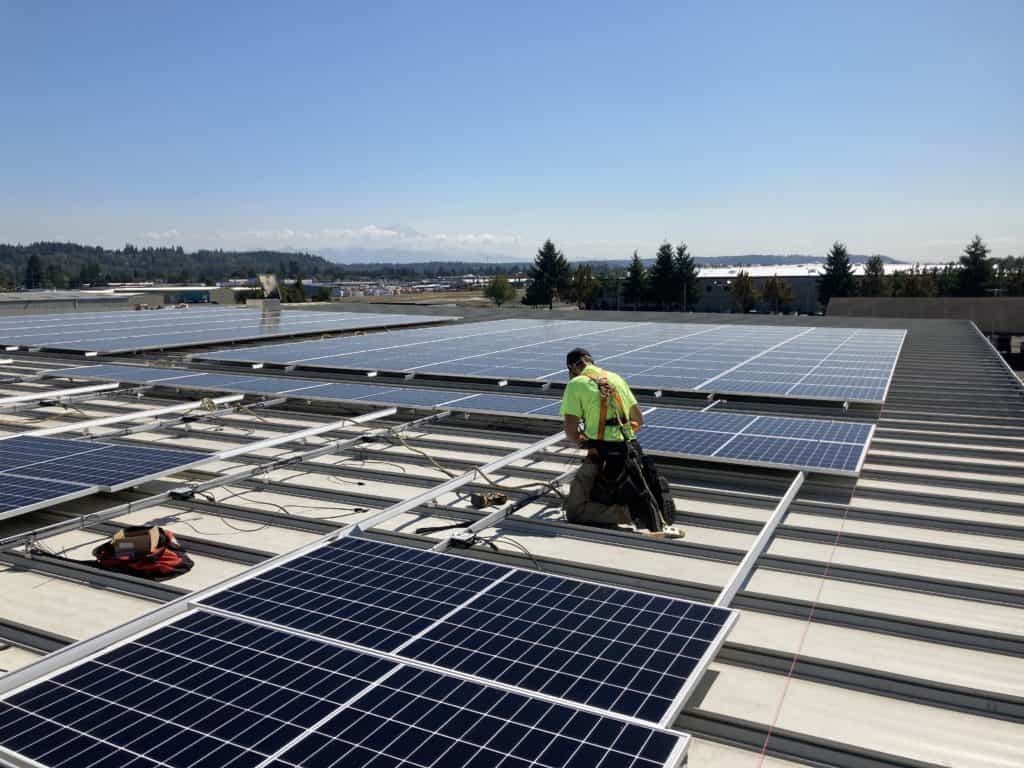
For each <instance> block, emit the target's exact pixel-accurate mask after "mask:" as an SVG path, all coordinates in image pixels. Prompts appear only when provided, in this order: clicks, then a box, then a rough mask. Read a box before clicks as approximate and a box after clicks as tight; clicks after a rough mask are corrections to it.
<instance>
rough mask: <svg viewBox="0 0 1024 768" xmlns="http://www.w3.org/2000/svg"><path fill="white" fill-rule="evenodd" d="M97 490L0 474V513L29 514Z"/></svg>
mask: <svg viewBox="0 0 1024 768" xmlns="http://www.w3.org/2000/svg"><path fill="white" fill-rule="evenodd" d="M97 490H98V489H97V488H91V487H89V486H87V485H83V484H81V483H63V482H57V481H52V480H39V479H35V478H28V477H18V476H17V475H3V474H0V513H3V514H4V516H5V517H6V516H7V515H6V513H8V512H13V511H15V510H17V511H18V512H19V514H20V513H23V512H31V511H32V510H33V509H38V508H40V507H49V506H52V505H54V504H59V503H60V502H62V501H70V500H71V499H74V498H78V497H79V496H86V495H88V494H91V493H95V492H96V491H97Z"/></svg>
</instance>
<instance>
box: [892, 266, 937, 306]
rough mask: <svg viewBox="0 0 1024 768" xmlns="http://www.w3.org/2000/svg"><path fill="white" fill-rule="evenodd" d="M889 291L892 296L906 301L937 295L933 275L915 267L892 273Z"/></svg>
mask: <svg viewBox="0 0 1024 768" xmlns="http://www.w3.org/2000/svg"><path fill="white" fill-rule="evenodd" d="M891 290H892V295H893V296H895V297H898V298H907V299H912V298H927V297H931V296H935V295H936V293H938V290H937V287H936V283H935V275H934V273H932V272H927V271H925V270H923V269H921V268H920V267H919V266H916V265H915V266H914V267H911V268H910V269H907V270H903V271H901V272H894V273H893V276H892V289H891Z"/></svg>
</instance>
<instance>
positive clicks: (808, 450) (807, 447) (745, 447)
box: [717, 435, 863, 473]
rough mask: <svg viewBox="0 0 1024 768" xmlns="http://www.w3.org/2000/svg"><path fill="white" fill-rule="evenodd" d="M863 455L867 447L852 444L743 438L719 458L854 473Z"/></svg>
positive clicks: (755, 437) (734, 441)
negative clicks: (864, 448)
mask: <svg viewBox="0 0 1024 768" xmlns="http://www.w3.org/2000/svg"><path fill="white" fill-rule="evenodd" d="M862 454H863V448H862V447H861V446H859V445H854V444H851V443H827V442H818V441H812V440H787V439H778V438H771V437H758V436H757V435H740V436H739V437H737V438H736V439H735V440H733V441H731V442H730V443H728V444H727V445H726V446H725V447H724V448H722V449H721V450H720V451H719V452H718V454H717V455H718V456H720V457H722V458H728V459H735V460H738V461H743V462H748V463H765V464H778V465H783V466H790V467H808V468H813V469H818V470H838V471H845V472H848V473H854V472H856V470H857V465H858V463H859V461H860V457H861V455H862Z"/></svg>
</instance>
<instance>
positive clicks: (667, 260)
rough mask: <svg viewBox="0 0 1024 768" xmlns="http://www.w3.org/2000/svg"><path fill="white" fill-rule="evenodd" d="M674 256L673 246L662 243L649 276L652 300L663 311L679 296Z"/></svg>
mask: <svg viewBox="0 0 1024 768" xmlns="http://www.w3.org/2000/svg"><path fill="white" fill-rule="evenodd" d="M673 256H674V254H673V252H672V246H671V245H670V244H669V243H662V244H661V247H659V248H658V253H657V255H656V256H655V258H654V266H652V267H651V271H650V275H649V281H650V286H651V298H652V299H654V300H655V301H657V302H658V303H659V304H660V305H661V308H662V309H666V308H667V307H668V305H670V304H671V303H672V302H673V301H675V299H676V298H677V296H678V295H679V294H678V293H677V291H676V281H675V260H674V258H673Z"/></svg>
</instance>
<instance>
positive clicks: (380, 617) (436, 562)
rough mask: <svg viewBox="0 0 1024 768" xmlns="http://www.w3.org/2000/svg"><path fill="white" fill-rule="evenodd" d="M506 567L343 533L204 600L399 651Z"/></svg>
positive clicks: (267, 618) (321, 632)
mask: <svg viewBox="0 0 1024 768" xmlns="http://www.w3.org/2000/svg"><path fill="white" fill-rule="evenodd" d="M505 573H507V569H505V568H501V567H499V566H494V565H489V564H487V563H482V562H479V561H476V560H467V559H465V558H454V557H450V556H447V555H439V554H435V553H432V552H423V551H420V550H415V549H410V548H408V547H396V546H393V545H389V544H381V543H378V542H371V541H366V540H365V539H354V538H345V539H342V540H341V541H339V542H337V543H334V544H330V545H328V546H325V547H321V548H320V549H317V550H315V551H314V552H311V553H309V554H307V555H304V556H303V557H300V558H298V559H296V560H291V561H289V562H287V563H286V564H284V565H280V566H278V567H277V568H274V569H272V570H270V571H267V572H265V573H261V574H259V575H257V576H254V577H253V578H250V579H248V580H246V581H244V582H242V583H240V584H238V585H236V586H234V587H232V588H231V589H229V590H227V591H225V592H220V593H218V594H216V595H214V596H212V597H210V598H207V599H206V600H204V601H203V602H204V604H205V605H209V606H212V607H216V608H222V609H224V610H228V611H232V612H234V613H238V614H242V615H245V616H252V617H253V618H257V619H262V620H265V621H271V622H274V623H275V624H279V625H281V626H285V627H290V628H292V629H300V630H303V631H305V632H311V633H314V634H318V635H322V636H324V637H329V638H331V639H334V640H344V641H346V642H351V643H357V644H359V645H362V646H364V647H367V648H377V649H382V650H394V649H395V648H397V647H398V646H399V645H401V644H402V643H403V642H405V641H406V640H408V639H409V638H410V637H412V636H413V635H415V634H416V633H418V632H421V631H422V630H424V629H426V628H427V627H429V626H430V625H431V624H432V623H433V622H434V621H435V620H437V619H439V618H440V617H441V616H443V615H444V614H446V613H448V612H449V611H450V610H452V609H453V608H455V607H456V606H458V605H461V604H462V603H463V602H465V601H466V600H468V599H469V598H470V597H472V596H473V595H474V594H475V593H476V592H478V591H479V590H481V589H483V588H484V587H486V586H488V585H489V584H490V583H491V582H493V581H494V580H495V579H496V578H498V577H500V576H502V575H504V574H505Z"/></svg>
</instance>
